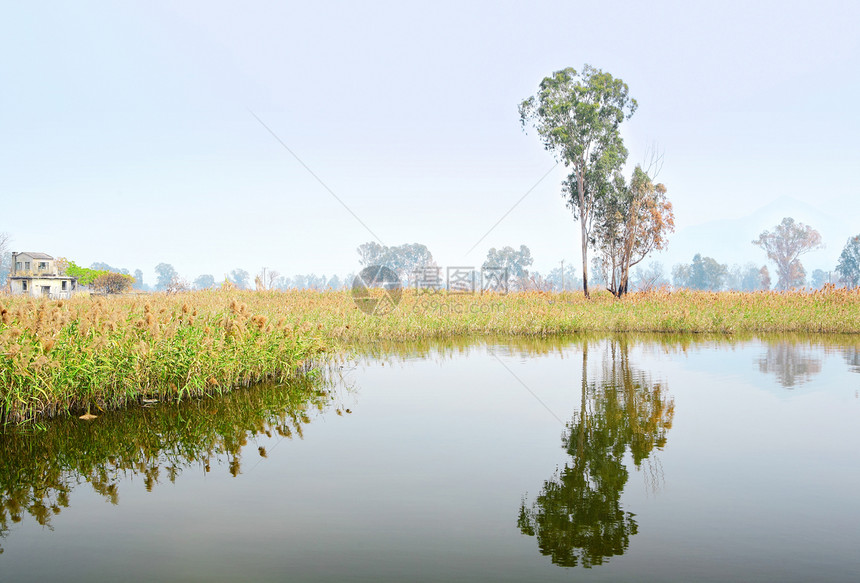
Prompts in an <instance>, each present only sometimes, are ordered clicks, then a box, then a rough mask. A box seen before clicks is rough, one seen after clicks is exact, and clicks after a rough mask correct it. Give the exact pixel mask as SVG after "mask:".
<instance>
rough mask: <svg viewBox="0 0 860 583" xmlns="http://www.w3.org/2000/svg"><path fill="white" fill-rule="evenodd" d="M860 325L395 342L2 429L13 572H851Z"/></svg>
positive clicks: (113, 575)
mask: <svg viewBox="0 0 860 583" xmlns="http://www.w3.org/2000/svg"><path fill="white" fill-rule="evenodd" d="M858 394H860V338H855V337H816V338H810V337H804V338H792V337H768V338H758V339H756V338H747V339H727V338H705V337H695V336H692V337H691V336H667V335H663V336H630V335H621V336H605V337H600V336H587V337H566V338H550V339H542V340H541V339H537V340H536V339H501V340H471V341H454V342H452V341H447V342H437V343H425V344H411V345H403V344H400V345H392V346H385V345H376V346H373V347H369V348H367V349H366V350H364V351H363V353H362V355H359V356H357V357H356V358H355V359H354V360H352V361H350V362H348V363H346V364H343V365H342V366H338V367H336V368H335V369H334V370H333V371H330V373H329V375H327V377H326V378H325V379H323V378H320V379H316V380H306V381H302V382H299V383H295V384H293V385H291V386H287V387H283V386H282V387H276V386H261V387H255V388H252V389H248V390H240V391H236V392H234V393H231V394H229V395H225V396H222V397H218V398H212V399H203V400H200V401H192V402H187V403H183V404H181V405H173V404H155V405H152V406H150V407H145V408H140V409H135V410H129V411H125V412H118V413H111V414H104V415H101V416H100V417H98V418H97V419H95V420H93V421H81V420H78V419H67V420H59V421H56V422H52V423H50V424H49V426H48V428H47V430H45V431H40V432H29V433H20V432H7V433H6V434H5V435H0V537H2V538H0V548H2V554H0V579H2V580H4V581H46V580H66V581H73V580H81V581H84V580H86V581H113V580H119V579H122V580H139V581H151V580H188V581H193V580H206V581H213V580H220V581H233V580H255V581H282V580H290V581H407V580H409V581H568V580H571V579H576V580H604V581H617V580H632V579H635V580H637V581H691V580H696V581H725V580H743V581H775V580H779V581H811V580H815V581H856V580H858V574H860V552H858V548H860V528H858V524H860V500H858V494H859V493H860V447H858V445H860V396H858Z"/></svg>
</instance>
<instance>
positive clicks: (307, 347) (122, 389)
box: [0, 294, 322, 424]
mask: <svg viewBox="0 0 860 583" xmlns="http://www.w3.org/2000/svg"><path fill="white" fill-rule="evenodd" d="M321 350H322V346H321V345H320V344H319V343H318V342H316V341H315V340H314V339H313V338H310V337H308V336H305V335H296V334H295V333H294V332H293V331H292V329H290V328H288V327H287V326H285V325H284V324H283V323H278V322H271V321H270V320H269V319H268V318H267V317H266V316H263V315H260V314H253V313H251V311H250V310H249V308H248V305H247V304H246V303H244V302H242V301H240V300H237V299H235V298H230V297H227V296H215V295H213V294H201V295H188V296H181V297H177V296H173V297H170V296H151V297H140V298H120V297H117V298H99V299H90V298H76V299H74V300H66V301H47V300H40V301H34V300H26V299H20V300H18V299H16V300H13V301H11V302H10V301H8V300H6V301H4V302H2V303H0V408H2V418H3V419H2V421H3V423H4V424H6V423H20V422H22V421H29V420H33V419H37V418H40V417H50V416H54V415H57V414H60V413H66V412H84V411H88V410H91V411H92V412H97V411H101V410H109V409H116V408H119V407H122V406H125V405H127V404H129V403H134V402H142V401H144V400H148V399H155V400H160V401H163V400H179V399H181V398H183V397H193V396H201V395H204V394H210V393H220V392H222V391H225V390H229V389H232V388H235V387H238V386H244V385H249V384H252V383H257V382H261V381H264V380H272V381H275V382H277V381H282V380H285V379H287V378H289V377H291V376H295V375H296V374H299V373H301V372H304V371H306V370H307V368H308V367H309V366H310V365H311V364H312V363H313V361H314V360H315V359H316V358H318V356H319V353H320V351H321Z"/></svg>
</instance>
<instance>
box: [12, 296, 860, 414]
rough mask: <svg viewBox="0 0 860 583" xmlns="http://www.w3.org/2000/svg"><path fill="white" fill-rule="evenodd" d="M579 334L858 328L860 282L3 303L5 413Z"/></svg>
mask: <svg viewBox="0 0 860 583" xmlns="http://www.w3.org/2000/svg"><path fill="white" fill-rule="evenodd" d="M580 332H598V333H610V332H658V333H669V332H673V333H678V332H680V333H685V334H723V335H725V334H729V335H731V334H765V333H797V334H812V333H815V334H822V333H824V334H833V333H848V334H856V333H860V290H845V289H835V288H832V287H830V288H827V289H825V290H822V291H818V292H815V293H802V292H786V293H776V292H757V293H738V292H717V293H711V292H690V291H680V292H667V291H655V292H650V293H636V294H630V295H628V296H627V297H625V298H623V299H621V300H619V299H616V298H614V297H613V296H611V295H610V294H608V293H598V294H594V295H593V297H592V299H591V300H586V299H584V298H583V297H582V295H581V294H575V293H565V294H551V293H545V292H524V293H512V294H508V295H497V294H483V295H457V294H445V293H442V294H419V293H416V292H415V291H413V290H407V291H405V292H404V293H403V296H402V298H401V299H400V302H399V304H398V305H397V306H396V308H395V309H394V310H392V311H391V312H390V313H387V314H385V315H368V314H366V313H365V312H364V311H363V310H361V309H359V307H358V306H357V305H356V303H355V301H353V297H352V295H351V294H350V293H349V292H315V291H289V292H251V291H245V292H243V291H206V292H196V293H188V294H179V295H163V294H152V295H143V296H120V297H104V298H89V297H78V298H75V299H72V300H66V301H49V300H33V299H29V298H20V297H6V298H2V299H0V407H2V416H3V421H4V422H7V423H8V422H21V421H26V420H32V419H36V418H39V417H43V416H52V415H55V414H58V413H67V412H73V411H84V410H87V409H93V408H95V409H99V410H101V409H111V408H116V407H121V406H123V405H126V404H128V403H130V402H137V401H140V400H142V399H144V398H155V399H160V400H165V399H170V400H174V399H179V398H181V397H185V396H193V395H202V394H206V393H212V392H221V391H224V390H229V389H231V388H234V387H236V386H241V385H247V384H251V383H256V382H259V381H262V380H266V379H274V380H281V379H284V378H287V377H289V376H291V375H294V374H296V373H298V372H301V371H304V370H306V369H307V368H308V366H309V363H312V362H314V361H315V360H316V359H318V358H320V353H321V352H322V351H330V352H337V351H340V350H344V349H348V348H349V347H350V346H355V345H358V344H366V343H373V342H377V343H378V342H381V341H386V342H401V341H407V340H418V339H427V338H448V337H468V336H476V335H481V336H488V335H492V336H512V335H514V336H547V335H558V334H573V333H580Z"/></svg>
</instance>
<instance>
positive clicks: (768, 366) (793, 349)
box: [758, 341, 821, 389]
mask: <svg viewBox="0 0 860 583" xmlns="http://www.w3.org/2000/svg"><path fill="white" fill-rule="evenodd" d="M815 354H816V353H815V352H813V350H812V348H811V347H809V346H804V345H802V344H800V343H798V342H791V341H784V342H771V343H769V344H768V345H767V352H765V354H764V358H760V359H759V361H758V369H759V371H761V372H763V373H766V374H767V373H772V374H774V375H776V379H777V380H778V381H779V384H780V385H782V386H783V387H785V388H786V389H793V388H794V387H796V386H799V385H802V384H803V383H805V382H807V381H808V380H809V379H811V378H812V376H813V375H816V374H818V373H820V372H821V359H820V358H818V357H816V356H815Z"/></svg>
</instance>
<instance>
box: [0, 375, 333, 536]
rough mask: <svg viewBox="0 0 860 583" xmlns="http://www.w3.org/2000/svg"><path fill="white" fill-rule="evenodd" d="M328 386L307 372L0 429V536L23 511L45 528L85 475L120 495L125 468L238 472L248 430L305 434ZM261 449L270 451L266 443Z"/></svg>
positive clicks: (113, 498)
mask: <svg viewBox="0 0 860 583" xmlns="http://www.w3.org/2000/svg"><path fill="white" fill-rule="evenodd" d="M329 386H330V383H328V382H327V381H324V380H322V379H321V378H319V377H307V378H303V379H297V380H295V381H293V382H291V383H289V384H288V385H282V386H274V385H263V386H258V387H252V388H249V389H241V390H236V391H232V392H230V393H227V394H225V395H221V396H218V397H209V398H204V399H199V400H193V401H187V402H183V403H180V404H162V405H159V406H156V407H152V408H141V409H137V410H128V411H117V412H111V413H106V414H104V415H103V416H102V417H101V418H99V419H96V420H94V421H91V422H85V421H80V420H78V419H74V418H69V419H57V420H55V421H53V422H51V423H49V424H48V426H47V429H45V430H44V431H36V430H30V431H16V430H11V431H7V432H6V433H0V538H3V537H5V536H7V535H8V533H9V529H10V528H11V526H12V524H13V523H17V522H21V521H22V520H23V517H24V516H25V515H27V514H29V515H30V516H32V517H33V518H34V519H35V520H36V521H37V522H38V523H39V524H41V525H42V526H46V527H48V528H51V518H52V517H53V516H54V515H55V514H59V513H60V512H61V511H62V509H63V508H65V507H68V506H69V495H70V493H71V491H72V490H73V489H74V488H75V487H76V486H78V485H79V484H81V483H83V482H87V483H89V484H90V486H91V487H92V488H93V490H95V491H96V492H98V493H99V494H101V495H102V496H104V497H105V498H106V499H107V500H109V501H110V502H111V503H113V504H117V503H118V502H119V483H120V480H121V479H123V478H124V477H128V476H131V475H141V476H142V477H143V483H144V486H145V488H146V490H147V491H151V490H152V489H153V487H154V486H155V485H156V484H158V483H159V482H160V481H161V480H162V479H163V478H164V477H165V476H166V478H167V479H168V480H169V481H170V482H173V481H174V480H176V478H177V476H178V475H179V474H181V472H182V471H183V469H186V468H189V467H198V468H200V469H201V470H203V471H205V472H209V471H210V470H211V467H212V466H213V465H224V466H226V467H227V470H228V471H229V472H230V473H231V474H232V475H233V476H237V475H238V474H239V473H240V471H241V463H242V459H241V456H242V449H243V447H244V446H245V445H246V444H247V443H248V440H249V439H252V438H253V437H254V436H256V435H265V436H268V437H271V436H273V435H274V434H278V435H280V436H281V437H283V438H290V437H292V436H294V435H296V436H299V437H301V435H302V426H303V425H305V424H307V423H309V422H310V419H311V418H310V415H309V412H310V411H312V410H313V409H317V410H320V411H322V410H323V409H324V408H325V406H326V405H328V404H329V403H330V402H331V401H332V396H331V392H330V391H329V390H328V388H329ZM338 413H340V410H338ZM257 451H258V453H259V455H260V456H262V457H265V456H266V451H265V449H264V448H262V447H260V448H258V450H257ZM2 552H3V549H2V547H0V553H2Z"/></svg>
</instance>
